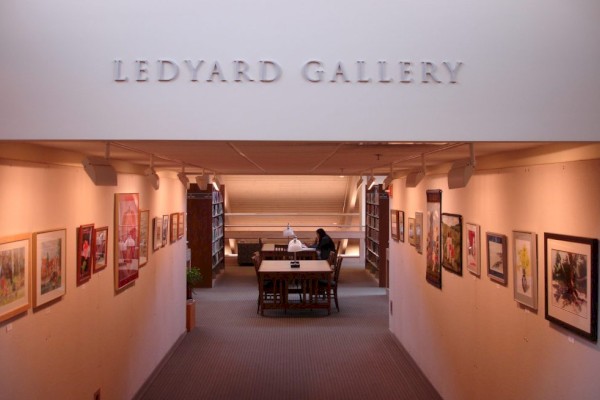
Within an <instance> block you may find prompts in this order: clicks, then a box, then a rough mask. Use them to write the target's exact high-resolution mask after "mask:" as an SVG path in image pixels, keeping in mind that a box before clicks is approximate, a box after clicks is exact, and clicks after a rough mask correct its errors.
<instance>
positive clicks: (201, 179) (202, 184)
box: [196, 175, 209, 190]
mask: <svg viewBox="0 0 600 400" xmlns="http://www.w3.org/2000/svg"><path fill="white" fill-rule="evenodd" d="M208 178H209V177H208V175H197V176H196V185H198V188H199V189H200V190H207V189H208V187H207V186H208Z"/></svg>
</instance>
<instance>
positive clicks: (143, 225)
mask: <svg viewBox="0 0 600 400" xmlns="http://www.w3.org/2000/svg"><path fill="white" fill-rule="evenodd" d="M149 224H150V211H148V210H142V211H140V254H139V258H140V267H142V266H144V265H146V263H147V262H148V226H149Z"/></svg>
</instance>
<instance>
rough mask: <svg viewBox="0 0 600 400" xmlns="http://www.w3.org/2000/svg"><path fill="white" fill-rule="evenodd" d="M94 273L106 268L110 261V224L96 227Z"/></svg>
mask: <svg viewBox="0 0 600 400" xmlns="http://www.w3.org/2000/svg"><path fill="white" fill-rule="evenodd" d="M93 257H94V273H96V272H98V271H101V270H103V269H104V268H106V264H107V263H108V261H107V260H108V226H103V227H101V228H96V229H94V251H93Z"/></svg>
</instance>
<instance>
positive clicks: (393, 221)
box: [390, 210, 400, 241]
mask: <svg viewBox="0 0 600 400" xmlns="http://www.w3.org/2000/svg"><path fill="white" fill-rule="evenodd" d="M399 221H400V211H398V210H390V234H391V236H392V239H394V240H395V241H399V240H400V224H399Z"/></svg>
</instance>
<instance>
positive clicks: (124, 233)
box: [114, 193, 140, 291]
mask: <svg viewBox="0 0 600 400" xmlns="http://www.w3.org/2000/svg"><path fill="white" fill-rule="evenodd" d="M139 205H140V196H139V193H115V234H114V243H115V246H114V252H115V263H114V269H115V290H116V291H120V290H121V289H124V288H125V287H127V286H129V285H131V284H133V282H135V280H136V279H137V278H138V277H139V269H140V268H139V247H140V236H139V229H140V224H139V218H140V217H139V213H140V208H139ZM125 207H127V209H126V210H125V209H124V208H125ZM121 257H122V258H121Z"/></svg>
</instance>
